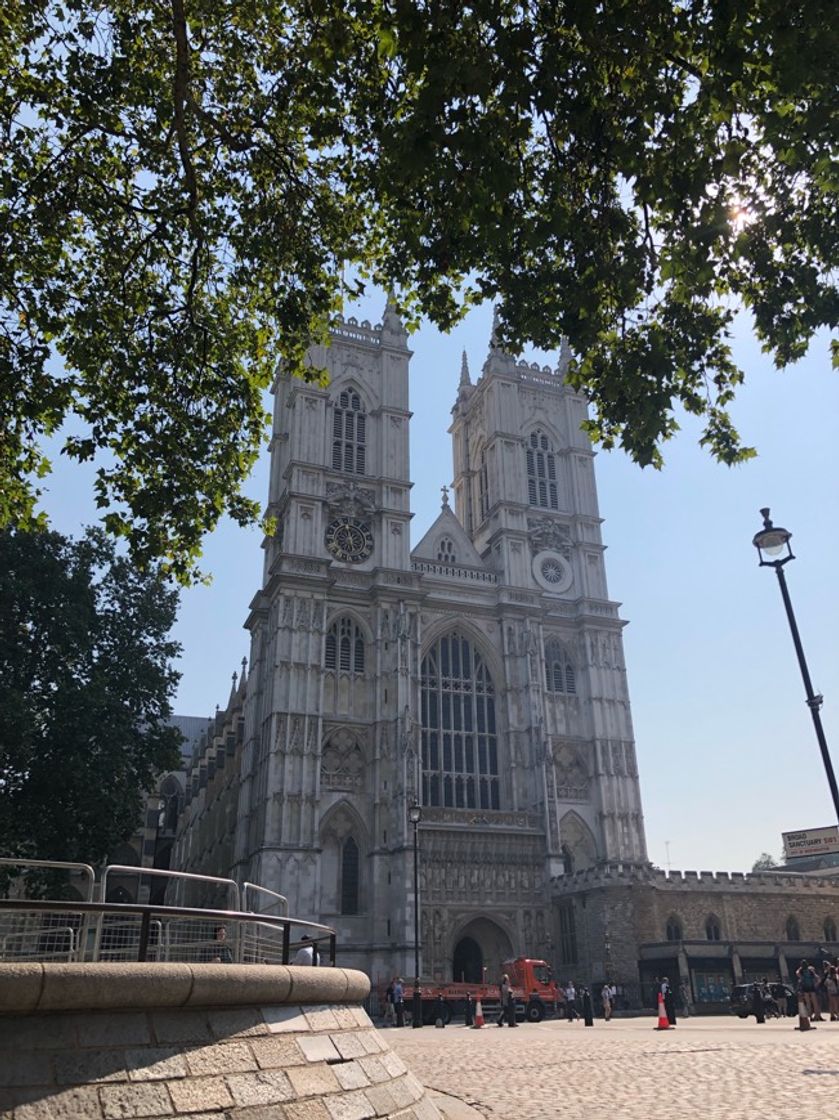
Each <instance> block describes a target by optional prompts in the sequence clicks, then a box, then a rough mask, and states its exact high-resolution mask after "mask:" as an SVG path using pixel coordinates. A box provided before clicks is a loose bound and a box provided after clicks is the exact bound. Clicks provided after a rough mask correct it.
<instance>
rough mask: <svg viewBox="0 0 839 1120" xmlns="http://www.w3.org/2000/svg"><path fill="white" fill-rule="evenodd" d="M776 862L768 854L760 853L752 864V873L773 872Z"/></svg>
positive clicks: (776, 865)
mask: <svg viewBox="0 0 839 1120" xmlns="http://www.w3.org/2000/svg"><path fill="white" fill-rule="evenodd" d="M778 866H779V864H778V861H777V860H776V859H775V857H774V856H773V855H770V853H769V852H761V853H760V855H759V856H758V857H757V859H756V860H755V861H754V863H753V864H752V871H773V870H774V869H775V868H776V867H778Z"/></svg>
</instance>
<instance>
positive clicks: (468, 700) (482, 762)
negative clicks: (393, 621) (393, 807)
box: [421, 632, 501, 809]
mask: <svg viewBox="0 0 839 1120" xmlns="http://www.w3.org/2000/svg"><path fill="white" fill-rule="evenodd" d="M421 701H422V716H421V718H422V799H423V804H425V805H440V806H449V807H452V808H463V809H498V808H500V802H501V794H500V780H499V776H498V739H497V731H496V723H495V686H494V685H493V682H492V677H491V676H490V673H489V669H488V668H487V666H486V664H485V663H484V661H483V658H482V657H481V655H480V653H479V652H478V651H477V650H476V649H475V648H474V647H473V646H472V643H471V642H470V641H468V639H466V638H464V637H463V635H462V634H458V633H457V632H455V633H452V634H447V635H445V636H444V637H442V638H440V639H439V641H438V642H437V643H436V644H435V645H434V646H433V648H432V649H431V650H429V652H428V653H427V654H426V656H425V657H424V658H423V661H422V671H421Z"/></svg>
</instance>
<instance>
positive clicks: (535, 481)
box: [526, 431, 559, 509]
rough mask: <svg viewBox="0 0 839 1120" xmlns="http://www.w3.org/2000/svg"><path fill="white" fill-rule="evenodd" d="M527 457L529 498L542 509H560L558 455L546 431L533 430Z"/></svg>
mask: <svg viewBox="0 0 839 1120" xmlns="http://www.w3.org/2000/svg"><path fill="white" fill-rule="evenodd" d="M526 457H527V500H528V501H529V502H530V504H531V505H532V506H541V507H542V509H559V492H558V490H557V484H556V457H555V456H554V453H553V450H552V448H551V445H550V443H549V441H548V437H547V436H546V435H545V434H544V432H540V431H535V432H531V434H530V440H529V445H528V447H527V452H526Z"/></svg>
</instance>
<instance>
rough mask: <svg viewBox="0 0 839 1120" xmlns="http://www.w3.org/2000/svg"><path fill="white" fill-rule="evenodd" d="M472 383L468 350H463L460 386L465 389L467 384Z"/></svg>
mask: <svg viewBox="0 0 839 1120" xmlns="http://www.w3.org/2000/svg"><path fill="white" fill-rule="evenodd" d="M471 384H472V378H471V377H470V376H469V360H468V359H467V357H466V351H465V350H464V351H463V356H462V357H461V359H460V388H461V389H465V388H466V386H467V385H471Z"/></svg>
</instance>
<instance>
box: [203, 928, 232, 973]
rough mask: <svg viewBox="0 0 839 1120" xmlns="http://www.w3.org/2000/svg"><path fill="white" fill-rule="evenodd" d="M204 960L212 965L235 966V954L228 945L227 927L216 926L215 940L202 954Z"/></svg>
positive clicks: (214, 931)
mask: <svg viewBox="0 0 839 1120" xmlns="http://www.w3.org/2000/svg"><path fill="white" fill-rule="evenodd" d="M201 958H202V960H204V961H206V962H209V963H211V964H233V954H232V953H231V951H230V946H229V945H228V944H227V927H226V926H216V928H215V929H214V930H213V940H212V942H211V943H210V944H209V945H207V946H206V947H205V949H204V950H203V952H202V954H201Z"/></svg>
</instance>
